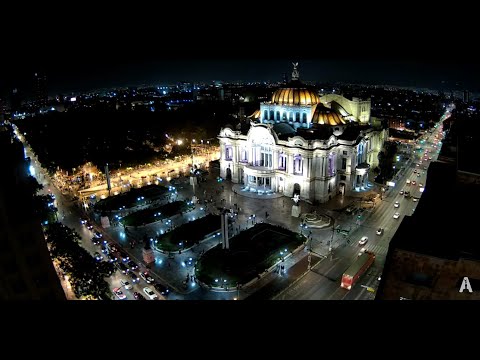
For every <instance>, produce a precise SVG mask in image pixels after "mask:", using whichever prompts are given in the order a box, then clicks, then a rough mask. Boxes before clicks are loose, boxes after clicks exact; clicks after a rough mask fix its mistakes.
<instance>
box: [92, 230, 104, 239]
mask: <svg viewBox="0 0 480 360" xmlns="http://www.w3.org/2000/svg"><path fill="white" fill-rule="evenodd" d="M93 234H94V235H95V237H96V238H97V239H100V238H101V237H102V236H103V235H102V233H101V232H99V231H95V232H94V233H93Z"/></svg>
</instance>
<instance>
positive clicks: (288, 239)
mask: <svg viewBox="0 0 480 360" xmlns="http://www.w3.org/2000/svg"><path fill="white" fill-rule="evenodd" d="M304 241H305V238H304V237H303V236H301V235H299V234H297V233H294V232H292V231H290V230H288V229H285V228H282V227H280V226H275V225H271V224H265V223H261V224H257V225H255V226H254V227H252V228H250V229H248V230H245V231H242V232H241V233H240V234H238V235H237V236H235V237H233V238H231V239H230V249H229V250H224V249H222V245H221V244H219V245H217V246H216V247H214V248H213V249H210V250H209V251H207V252H206V253H205V255H204V256H202V257H201V258H200V260H199V262H198V263H197V265H196V274H197V276H198V279H199V280H200V281H202V282H203V283H205V284H207V285H212V286H221V285H227V286H229V287H234V286H235V285H236V284H237V282H238V283H239V284H245V283H247V282H249V281H250V280H252V279H253V278H255V277H256V276H257V275H258V274H260V273H262V272H264V271H265V270H266V269H268V268H270V267H271V266H272V265H274V264H275V263H276V262H277V261H278V260H280V259H281V258H282V256H286V255H287V254H288V253H291V252H292V251H293V250H294V249H296V248H297V247H298V246H300V245H301V244H302V243H303V242H304ZM285 249H286V250H287V251H286V252H285ZM281 251H282V252H283V254H280V252H281ZM215 279H218V282H215ZM224 280H227V282H224Z"/></svg>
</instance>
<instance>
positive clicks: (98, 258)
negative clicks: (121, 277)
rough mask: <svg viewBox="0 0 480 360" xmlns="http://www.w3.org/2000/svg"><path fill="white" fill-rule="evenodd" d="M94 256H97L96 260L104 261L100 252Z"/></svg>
mask: <svg viewBox="0 0 480 360" xmlns="http://www.w3.org/2000/svg"><path fill="white" fill-rule="evenodd" d="M94 256H95V260H97V261H102V260H103V256H102V255H101V254H100V253H99V252H95V254H94Z"/></svg>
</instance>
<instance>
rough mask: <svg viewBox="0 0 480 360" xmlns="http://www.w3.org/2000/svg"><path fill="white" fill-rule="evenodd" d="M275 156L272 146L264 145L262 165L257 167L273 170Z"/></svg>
mask: <svg viewBox="0 0 480 360" xmlns="http://www.w3.org/2000/svg"><path fill="white" fill-rule="evenodd" d="M272 159H273V154H272V148H271V147H270V146H266V145H262V146H261V148H260V163H259V164H258V165H257V166H265V167H269V168H271V167H272V165H273V162H272Z"/></svg>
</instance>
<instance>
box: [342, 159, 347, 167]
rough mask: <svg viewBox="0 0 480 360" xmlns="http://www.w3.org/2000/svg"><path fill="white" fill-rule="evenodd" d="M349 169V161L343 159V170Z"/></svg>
mask: <svg viewBox="0 0 480 360" xmlns="http://www.w3.org/2000/svg"><path fill="white" fill-rule="evenodd" d="M346 169H347V159H345V158H343V159H342V170H346Z"/></svg>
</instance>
